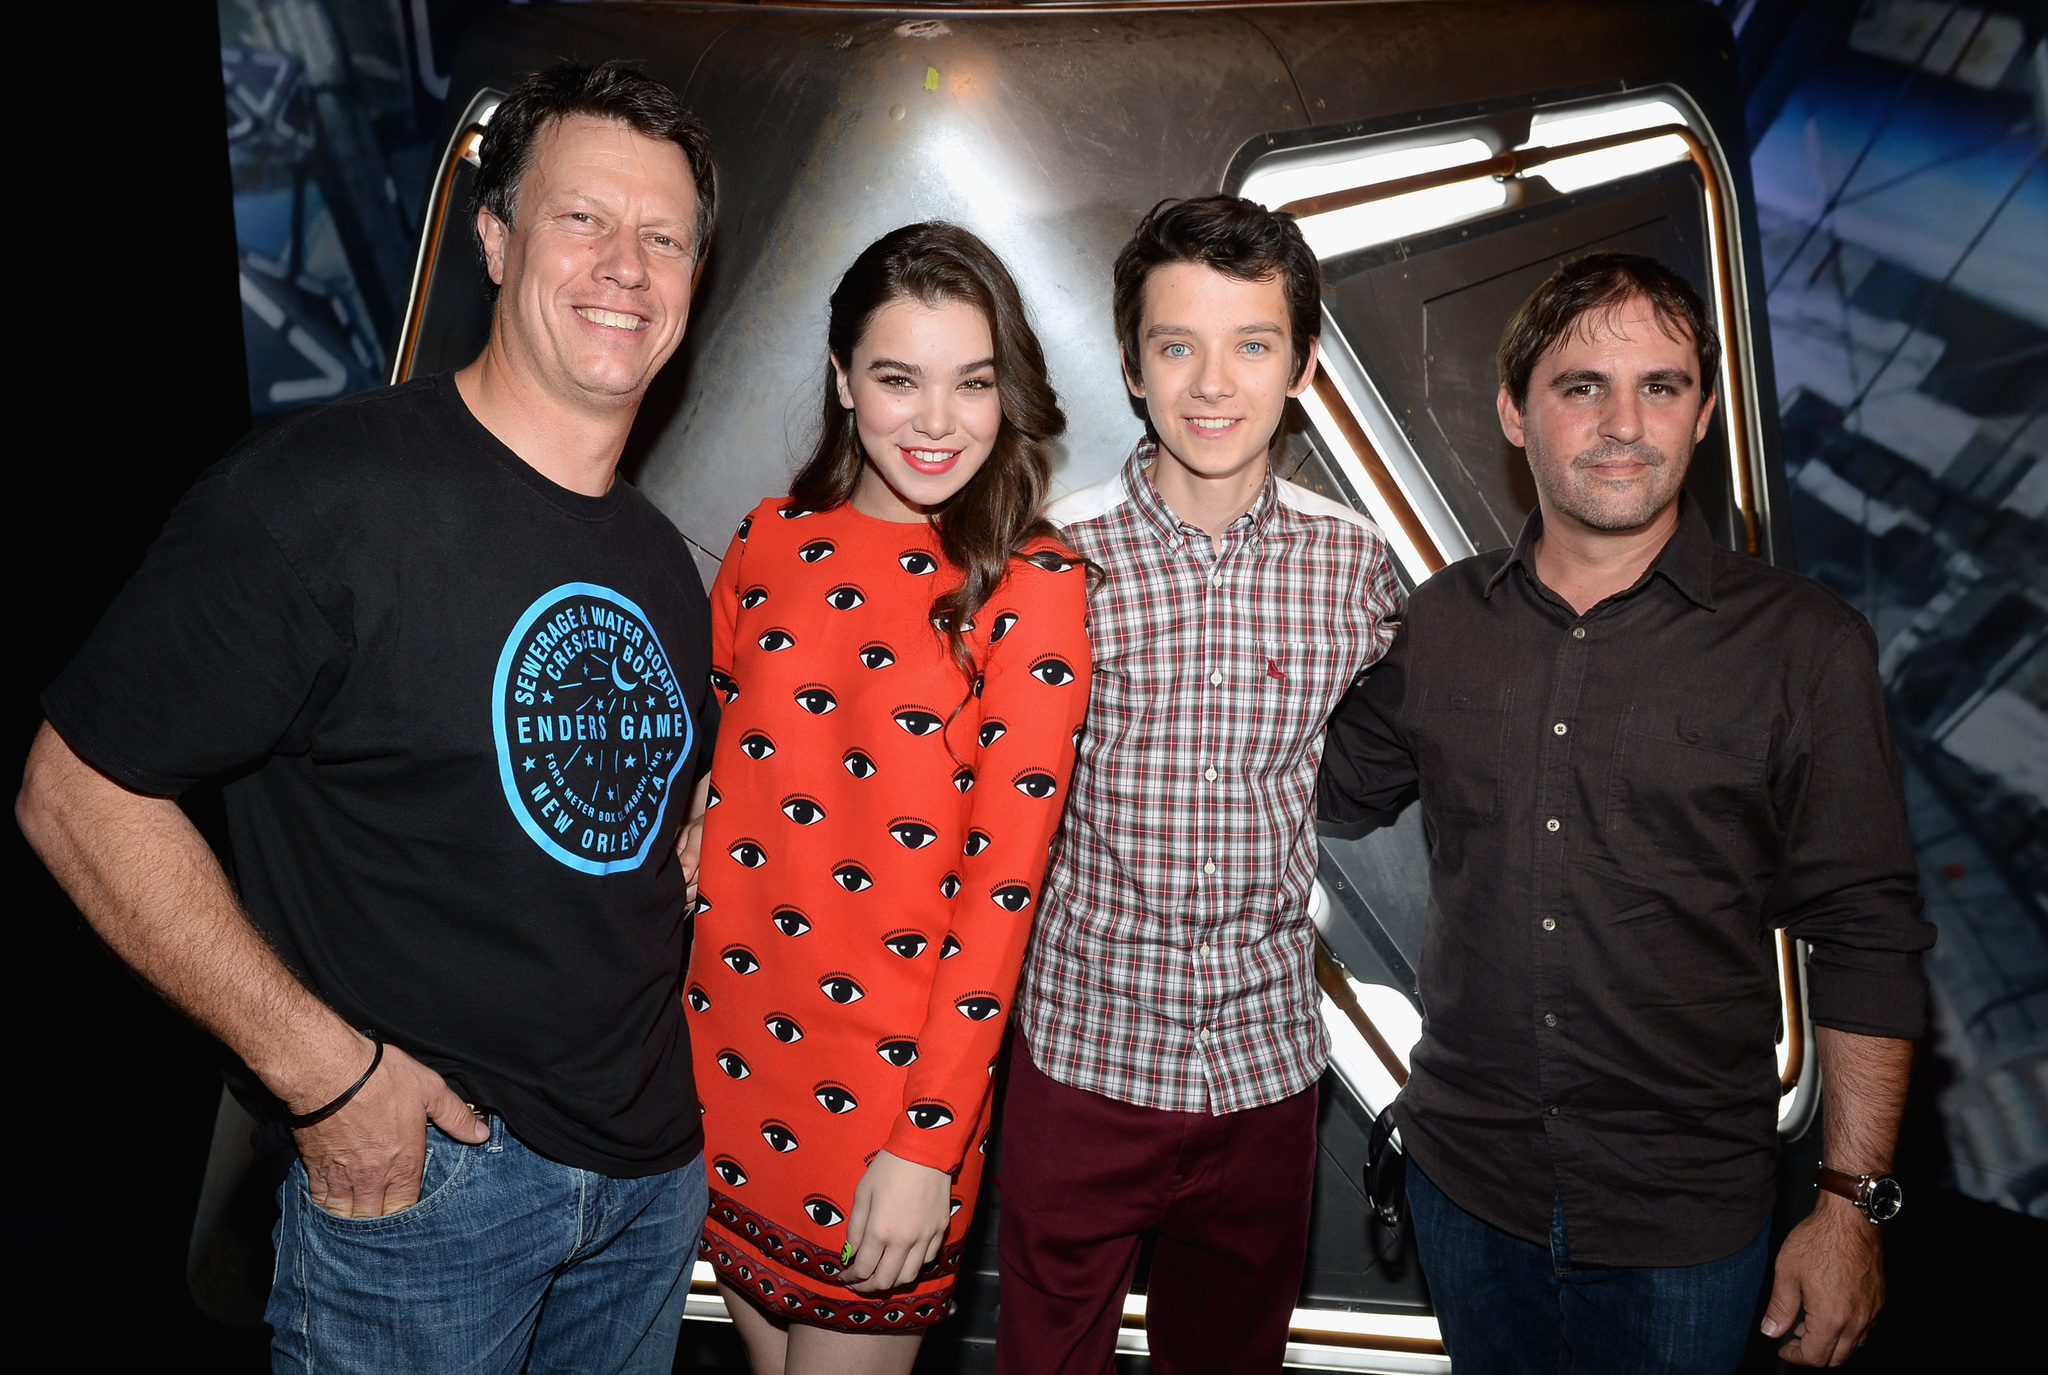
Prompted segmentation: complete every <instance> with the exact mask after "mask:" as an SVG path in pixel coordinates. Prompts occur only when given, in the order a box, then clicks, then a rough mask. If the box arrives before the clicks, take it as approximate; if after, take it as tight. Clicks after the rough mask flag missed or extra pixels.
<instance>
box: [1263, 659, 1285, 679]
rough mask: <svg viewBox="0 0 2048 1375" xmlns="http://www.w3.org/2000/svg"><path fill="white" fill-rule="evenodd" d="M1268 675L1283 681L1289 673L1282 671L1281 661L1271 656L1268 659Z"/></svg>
mask: <svg viewBox="0 0 2048 1375" xmlns="http://www.w3.org/2000/svg"><path fill="white" fill-rule="evenodd" d="M1266 676H1267V677H1268V678H1278V679H1279V680H1280V681H1281V682H1283V683H1284V682H1286V681H1287V675H1286V674H1284V673H1282V672H1281V671H1280V664H1279V661H1277V660H1275V659H1270V658H1269V659H1267V660H1266Z"/></svg>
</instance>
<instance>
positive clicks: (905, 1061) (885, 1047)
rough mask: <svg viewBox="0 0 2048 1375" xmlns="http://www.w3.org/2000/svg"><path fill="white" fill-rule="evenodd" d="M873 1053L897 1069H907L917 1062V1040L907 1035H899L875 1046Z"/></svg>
mask: <svg viewBox="0 0 2048 1375" xmlns="http://www.w3.org/2000/svg"><path fill="white" fill-rule="evenodd" d="M875 1053H876V1054H877V1055H879V1056H881V1057H882V1058H883V1059H884V1060H887V1061H888V1062H889V1063H890V1064H892V1065H894V1066H895V1067H896V1068H898V1069H908V1068H909V1067H910V1066H912V1065H914V1064H916V1063H917V1042H916V1041H915V1040H913V1039H912V1038H910V1037H908V1036H899V1037H896V1038H895V1039H894V1040H890V1041H884V1042H882V1044H880V1045H878V1046H876V1047H875Z"/></svg>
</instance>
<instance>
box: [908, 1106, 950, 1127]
mask: <svg viewBox="0 0 2048 1375" xmlns="http://www.w3.org/2000/svg"><path fill="white" fill-rule="evenodd" d="M908 1116H909V1118H910V1125H911V1126H913V1127H920V1128H922V1129H924V1130H925V1131H937V1130H938V1129H939V1128H940V1127H943V1126H945V1125H946V1124H947V1123H949V1122H951V1121H952V1120H953V1110H952V1109H951V1108H949V1107H947V1106H946V1105H945V1104H944V1103H912V1104H911V1105H910V1110H909V1113H908Z"/></svg>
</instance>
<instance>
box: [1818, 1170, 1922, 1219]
mask: <svg viewBox="0 0 2048 1375" xmlns="http://www.w3.org/2000/svg"><path fill="white" fill-rule="evenodd" d="M1813 1182H1814V1183H1816V1184H1818V1185H1820V1187H1821V1188H1823V1189H1826V1190H1827V1191H1828V1192H1829V1193H1831V1194H1840V1195H1841V1196H1842V1197H1843V1198H1846V1199H1848V1200H1849V1201H1850V1202H1851V1203H1853V1204H1855V1205H1856V1210H1857V1211H1858V1212H1860V1213H1862V1214H1863V1216H1865V1217H1867V1218H1869V1219H1870V1220H1871V1221H1872V1222H1890V1221H1891V1220H1892V1219H1893V1218H1895V1217H1897V1216H1898V1215H1899V1209H1900V1207H1902V1206H1903V1205H1904V1203H1905V1192H1904V1191H1903V1190H1902V1189H1900V1188H1899V1181H1898V1180H1896V1179H1893V1178H1892V1177H1891V1176H1890V1175H1888V1174H1878V1175H1869V1174H1843V1173H1842V1172H1841V1171H1840V1170H1831V1169H1829V1168H1828V1167H1827V1166H1825V1165H1823V1166H1821V1167H1820V1170H1819V1171H1818V1172H1817V1173H1816V1174H1815V1175H1814V1177H1813Z"/></svg>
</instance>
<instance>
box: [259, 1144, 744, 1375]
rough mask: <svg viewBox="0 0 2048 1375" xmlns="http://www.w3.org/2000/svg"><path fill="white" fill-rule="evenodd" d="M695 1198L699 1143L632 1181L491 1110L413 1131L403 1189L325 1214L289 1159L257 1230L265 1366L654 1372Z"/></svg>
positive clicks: (671, 1345) (660, 1364)
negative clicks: (355, 1209)
mask: <svg viewBox="0 0 2048 1375" xmlns="http://www.w3.org/2000/svg"><path fill="white" fill-rule="evenodd" d="M708 1202H709V1195H708V1193H707V1190H706V1188H705V1180H704V1162H703V1160H702V1158H699V1159H697V1160H693V1161H691V1162H690V1163H689V1164H688V1165H685V1166H683V1167H682V1168H681V1169H679V1170H670V1171H669V1172H668V1173H666V1174H658V1175H650V1176H648V1177H646V1178H643V1179H612V1178H610V1177H608V1176H606V1175H601V1174H593V1173H591V1172H590V1171H589V1170H578V1169H572V1168H571V1167H569V1166H567V1165H560V1164H557V1163H556V1162H554V1161H552V1160H549V1159H547V1158H545V1157H543V1156H539V1155H536V1154H534V1153H533V1152H532V1151H531V1150H528V1149H527V1148H526V1147H525V1146H523V1145H521V1144H520V1143H519V1141H518V1140H517V1138H515V1137H514V1136H513V1135H512V1133H511V1132H509V1131H507V1130H506V1129H505V1124H504V1122H503V1121H501V1120H499V1119H497V1118H492V1119H491V1138H490V1140H489V1141H487V1142H485V1143H484V1144H483V1145H481V1146H466V1145H464V1144H462V1143H461V1142H459V1141H456V1140H454V1139H453V1138H451V1137H447V1136H444V1135H442V1134H441V1133H440V1132H439V1131H437V1130H435V1129H434V1128H433V1127H431V1126H430V1127H428V1128H427V1165H426V1172H425V1174H424V1175H423V1177H422V1178H421V1180H420V1200H419V1202H417V1203H415V1204H414V1205H413V1206H412V1207H410V1208H406V1209H403V1210H401V1211H399V1212H396V1213H392V1214H391V1215H389V1216H388V1217H367V1218H345V1217H336V1216H334V1215H333V1214H331V1213H329V1212H327V1211H326V1210H325V1209H323V1208H321V1207H319V1206H318V1205H317V1204H315V1203H314V1202H313V1200H312V1199H311V1198H310V1197H308V1196H307V1193H306V1169H305V1166H304V1165H303V1164H300V1163H299V1162H297V1161H294V1162H293V1164H292V1168H291V1173H290V1174H288V1175H286V1176H285V1181H284V1183H283V1184H282V1185H281V1186H279V1189H278V1205H279V1207H280V1208H281V1209H282V1210H283V1216H282V1217H280V1218H279V1219H278V1222H277V1229H276V1231H275V1233H274V1234H273V1236H274V1239H275V1240H276V1243H277V1271H276V1274H275V1275H274V1276H273V1278H272V1281H271V1289H270V1306H269V1308H268V1310H267V1311H266V1312H265V1313H264V1317H265V1319H266V1320H268V1322H269V1323H270V1327H271V1331H272V1334H273V1335H272V1337H271V1343H270V1353H271V1369H272V1370H273V1371H276V1372H286V1371H290V1372H305V1373H306V1375H315V1373H316V1372H317V1375H328V1372H350V1373H351V1375H353V1373H354V1372H362V1375H411V1373H412V1372H419V1375H498V1372H516V1371H527V1372H532V1373H533V1375H543V1373H545V1375H569V1372H574V1373H575V1375H668V1372H669V1367H670V1366H671V1364H672V1363H673V1362H674V1360H675V1350H676V1337H677V1335H678V1333H679V1332H680V1331H681V1328H682V1322H683V1305H684V1302H685V1300H687V1298H688V1297H689V1292H690V1270H691V1267H692V1266H693V1265H694V1264H695V1261H696V1252H697V1234H698V1232H699V1230H700V1229H701V1228H702V1227H703V1224H704V1210H705V1207H706V1205H707V1204H708Z"/></svg>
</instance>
